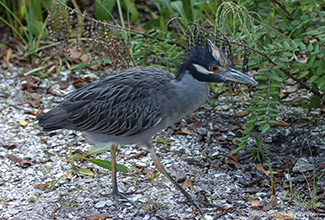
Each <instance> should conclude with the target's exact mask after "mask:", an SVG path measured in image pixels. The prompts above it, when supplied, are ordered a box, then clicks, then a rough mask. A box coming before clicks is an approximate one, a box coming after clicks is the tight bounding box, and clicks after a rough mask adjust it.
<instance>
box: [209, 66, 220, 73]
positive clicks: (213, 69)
mask: <svg viewBox="0 0 325 220" xmlns="http://www.w3.org/2000/svg"><path fill="white" fill-rule="evenodd" d="M210 70H211V71H212V72H217V71H218V70H219V68H218V67H217V66H211V67H210Z"/></svg>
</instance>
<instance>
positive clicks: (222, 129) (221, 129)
mask: <svg viewBox="0 0 325 220" xmlns="http://www.w3.org/2000/svg"><path fill="white" fill-rule="evenodd" d="M218 131H220V132H221V133H226V132H228V131H227V129H224V128H218Z"/></svg>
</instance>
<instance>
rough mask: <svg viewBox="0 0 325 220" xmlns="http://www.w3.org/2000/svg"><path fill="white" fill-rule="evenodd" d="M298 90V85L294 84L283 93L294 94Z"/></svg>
mask: <svg viewBox="0 0 325 220" xmlns="http://www.w3.org/2000/svg"><path fill="white" fill-rule="evenodd" d="M298 89H299V84H296V85H294V86H291V87H290V88H289V89H287V90H286V91H284V92H285V93H294V92H297V91H298Z"/></svg>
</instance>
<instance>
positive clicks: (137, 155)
mask: <svg viewBox="0 0 325 220" xmlns="http://www.w3.org/2000/svg"><path fill="white" fill-rule="evenodd" d="M144 154H145V152H144V151H142V152H140V153H138V154H134V155H131V156H130V157H128V158H127V159H136V158H139V157H141V156H142V155H144Z"/></svg>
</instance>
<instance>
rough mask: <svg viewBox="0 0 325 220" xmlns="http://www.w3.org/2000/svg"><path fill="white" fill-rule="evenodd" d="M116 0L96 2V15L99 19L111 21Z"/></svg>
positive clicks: (99, 0) (98, 0)
mask: <svg viewBox="0 0 325 220" xmlns="http://www.w3.org/2000/svg"><path fill="white" fill-rule="evenodd" d="M114 4H115V0H97V1H96V4H95V16H96V18H97V19H98V20H101V21H104V20H105V21H109V20H110V18H111V16H112V14H111V12H112V10H113V7H114Z"/></svg>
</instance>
